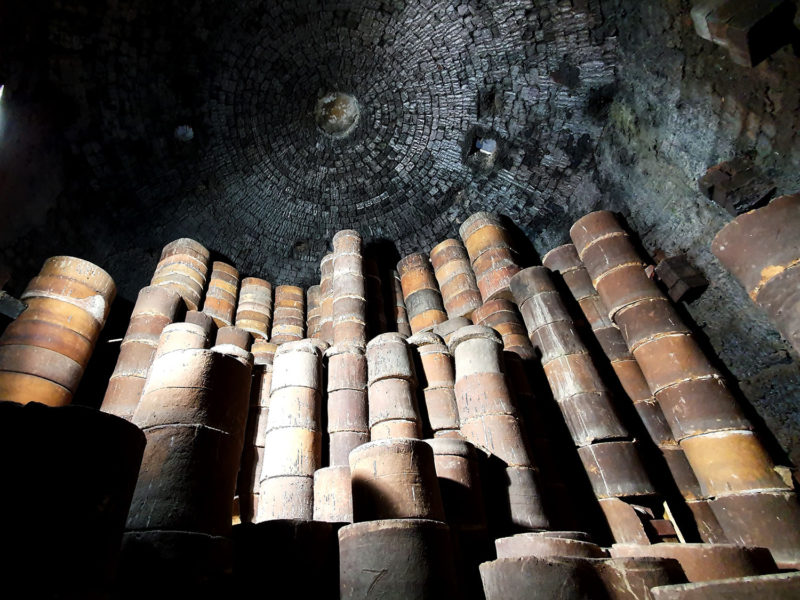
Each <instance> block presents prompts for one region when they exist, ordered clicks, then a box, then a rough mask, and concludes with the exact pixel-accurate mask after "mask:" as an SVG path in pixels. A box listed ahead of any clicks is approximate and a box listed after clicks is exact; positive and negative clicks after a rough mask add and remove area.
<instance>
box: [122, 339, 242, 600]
mask: <svg viewBox="0 0 800 600" xmlns="http://www.w3.org/2000/svg"><path fill="white" fill-rule="evenodd" d="M162 337H163V336H162ZM159 351H160V352H157V353H156V357H155V359H154V361H153V364H152V366H151V368H150V372H149V374H148V376H147V382H146V383H145V386H144V390H143V393H142V398H141V401H140V402H139V405H138V406H137V408H136V411H135V412H134V415H133V423H134V424H136V425H138V426H139V427H141V428H142V429H143V430H144V432H145V436H146V437H147V446H146V449H145V454H144V458H143V461H142V468H141V471H140V472H139V480H138V482H137V484H136V490H135V492H134V496H133V502H132V504H131V510H130V513H129V515H128V523H127V526H126V530H127V531H126V533H125V537H124V539H123V546H122V559H121V561H120V587H121V593H122V594H124V595H125V596H126V597H133V596H134V595H140V594H141V593H144V592H145V590H150V589H152V587H153V586H158V585H161V584H162V582H165V581H166V582H172V583H174V584H176V585H183V586H186V587H187V589H193V586H199V585H202V584H206V583H208V584H214V583H220V582H222V581H223V580H224V578H225V576H226V575H227V574H228V573H229V572H230V570H231V568H232V562H231V561H232V555H231V541H230V535H231V525H232V518H233V502H232V500H233V496H234V493H235V487H236V477H237V473H238V471H239V463H240V458H241V455H242V447H243V443H244V433H245V422H246V420H247V411H248V398H249V390H250V377H251V368H252V364H253V362H252V361H253V357H252V355H251V354H250V353H249V352H247V351H245V350H242V349H240V348H238V347H235V346H233V345H230V344H226V345H224V346H216V347H214V348H211V349H204V348H190V349H186V348H180V347H178V348H169V347H168V346H167V345H166V344H162V345H160V346H159Z"/></svg>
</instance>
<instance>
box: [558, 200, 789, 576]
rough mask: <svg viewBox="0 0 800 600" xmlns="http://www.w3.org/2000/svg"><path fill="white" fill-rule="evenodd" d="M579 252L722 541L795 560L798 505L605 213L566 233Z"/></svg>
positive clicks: (719, 377)
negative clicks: (656, 404) (639, 370)
mask: <svg viewBox="0 0 800 600" xmlns="http://www.w3.org/2000/svg"><path fill="white" fill-rule="evenodd" d="M570 234H571V236H572V239H573V242H574V243H575V247H576V249H577V250H578V255H579V256H580V258H581V260H582V261H583V263H584V265H585V266H586V268H587V271H588V272H589V274H590V275H591V277H592V281H593V284H594V287H595V288H596V289H597V292H598V294H599V295H600V298H601V299H602V300H603V303H604V305H605V306H606V307H607V309H608V311H609V317H610V318H611V319H612V320H613V321H614V323H616V325H617V326H618V327H619V330H620V331H621V333H622V336H623V338H624V339H625V342H626V344H627V345H628V347H629V349H630V350H631V352H632V353H633V356H634V358H635V359H636V361H637V362H638V363H639V367H640V368H641V371H642V373H643V375H644V378H645V380H646V381H647V384H648V386H649V388H650V391H651V393H652V394H653V395H654V397H655V399H656V401H657V402H658V403H659V405H660V407H661V409H662V411H663V413H664V416H665V418H666V420H667V422H668V423H669V426H670V429H671V430H672V433H673V435H674V437H675V439H676V440H677V441H678V443H679V444H680V447H681V448H682V449H683V451H684V452H685V455H686V458H687V460H688V462H689V465H690V466H691V468H692V470H693V471H694V474H695V476H696V478H697V480H698V482H699V484H700V492H701V494H702V499H704V500H706V501H707V503H708V507H709V508H710V509H711V510H710V512H709V516H710V517H712V518H715V519H716V521H717V522H718V523H719V525H720V526H721V530H722V532H724V534H725V536H726V537H727V539H728V540H729V541H731V542H735V543H739V544H743V545H753V546H763V547H766V548H769V549H770V551H771V552H772V555H773V557H774V558H775V561H776V562H777V563H778V565H779V566H784V567H795V566H797V565H798V564H799V563H800V505H799V504H798V501H797V497H796V495H795V494H794V492H793V491H792V490H791V486H790V485H788V484H787V483H786V482H785V481H784V480H783V479H782V478H781V476H780V475H779V473H778V472H777V471H776V470H775V465H774V463H773V461H772V459H771V457H770V455H769V454H768V452H767V451H766V449H765V448H764V446H763V445H762V444H761V442H760V441H759V439H758V436H757V435H756V434H755V432H754V431H753V429H754V428H753V426H752V424H751V423H750V422H749V420H748V419H747V418H746V417H745V416H744V414H743V412H742V410H741V407H740V406H739V405H738V402H737V401H736V399H735V398H734V396H733V394H732V393H731V392H730V391H729V390H728V388H727V385H726V384H725V381H724V379H723V376H722V374H721V373H720V372H719V371H718V370H717V369H716V368H715V367H714V366H713V365H712V364H711V362H710V361H709V359H708V357H707V356H706V355H705V353H704V352H703V351H702V349H701V348H700V346H699V344H698V343H697V342H696V341H695V339H694V337H693V336H692V334H691V332H690V330H689V328H688V327H687V326H686V324H685V323H684V322H683V319H681V317H680V315H679V313H678V312H677V311H676V310H675V309H674V308H673V306H672V303H671V302H670V300H669V299H668V298H667V297H666V296H665V295H664V294H663V293H662V292H661V290H660V289H659V288H658V287H657V286H656V285H655V284H654V282H653V281H652V280H651V279H649V278H648V277H647V275H646V273H645V269H644V261H643V260H642V258H641V257H640V255H639V253H638V252H637V251H636V249H635V247H634V245H633V244H632V243H631V240H630V238H629V236H628V234H627V232H626V231H625V230H624V229H623V228H622V226H621V225H620V224H619V222H618V221H617V220H616V218H615V217H614V215H613V214H612V213H609V212H606V211H599V212H595V213H591V214H589V215H587V216H585V217H583V218H582V219H580V220H579V221H578V222H576V223H575V225H574V226H573V227H572V229H571V231H570Z"/></svg>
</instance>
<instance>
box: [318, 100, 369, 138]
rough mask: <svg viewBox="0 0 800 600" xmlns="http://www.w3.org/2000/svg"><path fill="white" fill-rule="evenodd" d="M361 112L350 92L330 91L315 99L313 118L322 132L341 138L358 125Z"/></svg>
mask: <svg viewBox="0 0 800 600" xmlns="http://www.w3.org/2000/svg"><path fill="white" fill-rule="evenodd" d="M360 114H361V111H360V109H359V108H358V102H357V101H356V99H355V98H354V97H353V96H351V95H350V94H343V93H342V92H331V93H328V94H325V95H324V96H323V97H322V98H320V99H319V100H317V107H316V108H315V109H314V118H315V119H316V121H317V127H319V128H320V129H321V130H322V131H323V132H324V133H326V134H328V135H329V136H331V137H335V138H342V137H346V136H347V135H349V134H350V133H351V132H352V131H353V129H355V128H356V125H358V118H359V116H360Z"/></svg>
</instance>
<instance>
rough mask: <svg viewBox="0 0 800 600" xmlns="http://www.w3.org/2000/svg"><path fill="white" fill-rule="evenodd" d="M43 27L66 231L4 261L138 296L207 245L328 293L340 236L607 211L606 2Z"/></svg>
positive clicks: (207, 12) (209, 15)
mask: <svg viewBox="0 0 800 600" xmlns="http://www.w3.org/2000/svg"><path fill="white" fill-rule="evenodd" d="M20 10H22V9H20ZM36 23H37V24H36V25H32V26H31V30H32V31H33V32H34V34H35V35H34V37H33V39H34V40H36V39H37V38H36V35H38V36H39V38H38V39H42V40H43V39H46V43H44V44H43V45H38V46H37V47H36V51H35V52H34V56H35V58H34V59H31V58H22V57H21V55H20V59H19V61H18V63H16V65H17V68H18V69H19V72H18V73H17V77H19V79H20V81H23V82H27V83H28V90H29V91H28V93H29V94H30V95H31V96H32V97H35V98H36V100H37V101H39V102H45V103H47V104H48V106H49V109H50V110H51V111H52V112H53V113H60V114H63V115H66V117H63V116H62V117H59V121H58V123H54V124H53V125H52V131H50V130H46V131H45V134H46V135H50V134H51V133H52V135H54V136H56V137H57V142H58V144H59V146H58V148H59V151H60V152H63V155H64V161H65V165H66V166H65V167H64V173H63V175H62V177H63V180H64V187H63V189H62V190H59V191H58V193H57V194H56V193H54V194H53V196H54V197H53V202H54V203H55V210H53V211H51V213H52V214H50V216H49V218H48V219H49V220H48V221H47V222H46V223H41V222H35V219H34V220H33V222H32V223H30V224H28V223H23V224H22V225H27V226H28V230H27V231H26V233H27V235H26V236H24V238H22V239H21V240H20V244H21V245H19V244H18V245H15V246H13V249H9V250H6V254H7V256H6V258H7V259H8V260H9V262H11V263H17V264H19V263H20V262H21V261H23V260H24V261H29V263H30V269H31V270H34V269H35V268H37V267H38V265H39V264H40V262H41V259H43V258H44V257H46V256H48V255H51V254H54V253H64V252H71V253H74V254H77V255H81V256H85V257H87V258H90V259H95V260H98V261H100V263H101V264H103V265H104V266H105V267H106V268H107V269H108V270H109V271H110V272H111V273H112V274H114V275H115V277H117V278H118V279H119V283H120V284H121V290H122V293H123V295H125V296H129V297H131V296H133V295H134V294H135V291H136V290H137V289H138V288H139V287H141V285H144V283H145V282H146V280H147V278H148V277H149V274H150V273H151V271H152V268H153V266H154V264H155V261H156V253H157V252H158V250H159V249H160V247H161V246H162V245H163V244H165V243H166V242H168V241H170V240H171V239H174V238H176V237H180V236H192V237H195V238H196V239H198V240H199V241H201V242H202V243H204V244H205V245H206V246H208V247H209V248H211V249H213V250H214V251H217V252H219V253H221V255H222V256H224V257H225V258H227V259H229V260H230V261H232V262H233V263H234V264H236V265H237V267H239V268H240V270H241V271H242V272H243V273H247V274H252V275H258V276H264V277H266V278H268V279H270V280H272V281H274V282H277V283H290V282H297V283H304V284H309V283H311V282H313V281H314V280H315V279H316V278H317V277H318V275H317V273H318V271H317V269H318V261H319V259H320V257H321V256H322V254H324V253H325V251H326V248H327V245H328V240H329V239H330V237H331V235H332V234H333V233H334V232H335V231H336V230H338V229H341V228H346V227H352V228H356V229H358V230H359V231H361V232H362V234H363V235H364V237H365V241H366V242H367V243H370V242H379V241H381V240H391V241H392V242H393V243H394V244H396V246H397V250H398V251H399V252H400V253H401V254H402V253H408V252H411V251H416V250H420V249H422V250H426V249H429V248H430V246H432V245H433V244H434V243H436V242H437V241H440V240H441V239H443V238H444V237H447V236H450V235H453V234H454V233H455V232H456V230H457V227H458V224H459V223H460V222H461V221H463V219H464V218H465V217H466V216H467V215H469V214H470V212H472V211H474V210H477V209H481V210H487V209H488V210H498V211H499V212H502V213H504V214H505V215H507V216H508V217H509V218H511V219H512V220H514V221H515V223H516V224H517V225H518V226H519V227H520V228H521V229H522V230H523V231H524V232H525V233H526V234H528V235H529V237H535V235H534V234H536V233H538V232H541V231H543V230H544V229H545V225H547V226H549V227H551V229H552V230H560V231H562V232H566V230H567V228H568V225H569V223H570V219H571V218H572V216H574V214H572V213H571V212H570V211H569V210H568V207H569V205H570V204H571V203H574V202H577V201H581V202H584V203H585V204H586V205H587V206H590V205H591V198H592V197H593V196H594V195H595V193H596V188H595V187H594V184H593V176H594V175H593V171H594V159H593V152H594V146H595V143H596V141H597V138H598V137H599V134H600V132H601V129H602V125H603V122H604V114H603V109H604V106H605V104H606V103H607V101H608V94H609V93H610V89H611V88H612V86H613V81H614V64H613V63H614V58H613V57H614V50H615V39H614V37H613V36H612V33H613V32H611V31H609V30H608V29H609V27H608V25H607V24H606V21H605V20H604V17H603V14H602V11H601V9H600V6H599V3H598V2H593V1H589V2H574V3H572V5H569V4H568V3H563V2H562V3H557V2H544V3H536V4H535V5H532V4H531V3H529V2H490V3H485V2H460V3H458V2H456V3H442V2H420V3H416V2H413V3H412V2H381V3H368V2H338V3H328V2H325V3H320V2H304V1H300V2H297V1H295V2H270V3H262V2H253V1H251V0H242V1H239V2H235V3H230V2H216V3H209V2H202V3H201V2H195V3H193V4H191V5H189V6H187V5H185V4H184V3H181V4H180V5H172V4H170V3H155V4H145V5H143V4H142V3H137V2H131V1H129V0H125V1H122V2H118V3H115V4H113V5H110V6H109V7H108V8H107V9H106V10H105V11H104V12H87V11H82V10H77V9H76V10H70V9H69V8H67V7H65V6H63V5H58V6H57V7H56V8H54V9H53V10H52V11H51V12H50V13H49V14H47V15H46V17H42V18H41V22H40V21H36ZM29 49H30V48H29ZM13 64H15V63H12V65H13ZM23 67H24V69H23ZM18 87H24V86H18ZM42 89H48V90H57V94H51V95H50V96H47V95H46V94H43V93H42ZM335 93H341V94H347V95H349V96H351V97H352V98H353V99H354V100H355V102H356V103H357V110H358V114H357V115H356V116H357V123H355V124H354V125H353V126H352V128H351V129H350V130H349V131H348V133H347V134H346V135H330V134H329V133H326V132H325V131H324V130H323V129H321V128H320V126H319V122H318V121H319V119H318V114H317V113H315V108H317V105H318V103H319V102H320V101H321V100H324V99H325V98H326V96H327V95H330V94H335ZM350 116H351V117H352V116H353V115H350ZM65 121H66V122H65ZM55 214H61V215H64V214H69V215H73V216H74V218H70V219H69V220H68V222H65V221H64V220H63V219H61V220H59V219H58V218H57V217H55ZM54 220H55V221H58V222H54ZM37 229H38V230H39V231H48V235H42V236H40V237H39V238H38V239H37V237H36V236H35V235H31V231H33V232H35V231H36V230H37ZM54 231H55V232H57V233H55V234H54V233H53V232H54ZM547 235H548V234H547V233H545V239H544V240H543V242H542V244H543V247H542V249H543V250H547V249H549V246H552V245H553V244H550V243H548V239H547V237H546V236H547ZM34 240H35V242H34ZM11 253H17V254H16V256H15V255H13V254H11ZM10 254H11V255H10ZM23 257H24V258H23Z"/></svg>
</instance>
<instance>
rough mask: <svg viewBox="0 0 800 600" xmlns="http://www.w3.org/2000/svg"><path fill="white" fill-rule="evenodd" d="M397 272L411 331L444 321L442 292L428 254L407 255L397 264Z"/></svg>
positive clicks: (431, 326)
mask: <svg viewBox="0 0 800 600" xmlns="http://www.w3.org/2000/svg"><path fill="white" fill-rule="evenodd" d="M397 272H398V273H399V274H400V286H401V288H402V289H403V302H404V303H405V308H406V311H407V312H408V320H409V324H410V325H411V331H412V332H413V333H417V332H418V331H429V330H431V329H433V328H434V326H436V325H438V324H439V323H443V322H444V321H446V320H447V313H445V312H444V304H443V303H442V294H441V293H440V292H439V286H438V285H437V283H436V277H435V276H434V272H433V267H432V266H431V263H430V260H429V259H428V255H427V254H425V253H424V252H417V253H415V254H409V255H408V256H406V257H405V258H403V259H402V260H401V261H400V262H399V263H397Z"/></svg>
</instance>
